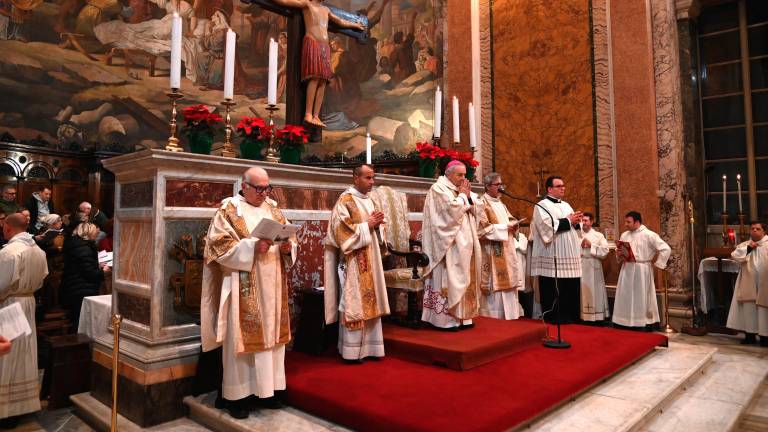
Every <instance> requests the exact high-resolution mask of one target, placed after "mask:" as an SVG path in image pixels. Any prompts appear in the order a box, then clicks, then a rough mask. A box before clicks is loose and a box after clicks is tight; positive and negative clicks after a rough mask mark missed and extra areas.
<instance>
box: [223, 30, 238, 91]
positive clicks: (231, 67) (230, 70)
mask: <svg viewBox="0 0 768 432" xmlns="http://www.w3.org/2000/svg"><path fill="white" fill-rule="evenodd" d="M236 43H237V37H236V36H235V32H233V31H232V29H227V45H226V48H225V49H224V99H226V100H232V99H233V98H234V96H235V44H236Z"/></svg>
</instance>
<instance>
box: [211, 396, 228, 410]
mask: <svg viewBox="0 0 768 432" xmlns="http://www.w3.org/2000/svg"><path fill="white" fill-rule="evenodd" d="M213 406H214V407H216V409H224V408H226V407H227V401H226V400H224V399H223V398H222V397H221V396H216V401H215V402H214V403H213Z"/></svg>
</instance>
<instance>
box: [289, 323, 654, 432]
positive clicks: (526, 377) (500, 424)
mask: <svg viewBox="0 0 768 432" xmlns="http://www.w3.org/2000/svg"><path fill="white" fill-rule="evenodd" d="M466 332H467V333H470V332H472V330H467V331H466ZM563 339H565V340H567V341H568V342H571V343H572V344H573V347H572V348H571V349H567V350H553V349H547V348H544V347H542V346H540V345H536V346H532V347H531V348H529V349H526V350H524V351H521V352H518V353H516V354H513V355H512V356H509V357H506V358H503V359H500V360H496V361H494V362H491V363H487V364H485V365H482V366H478V367H476V368H474V369H471V370H468V371H462V372H459V371H454V370H450V369H446V368H442V367H435V366H428V365H423V364H418V363H413V362H409V361H406V360H401V359H399V358H396V357H393V356H390V357H387V358H385V359H384V360H382V361H380V362H370V361H369V362H365V363H364V364H362V365H347V364H344V363H343V362H342V361H341V359H340V358H339V357H338V355H336V354H328V355H326V356H323V357H315V356H310V355H307V354H302V353H298V352H289V353H287V354H286V374H287V379H288V392H287V395H286V396H287V400H288V402H289V403H290V404H291V405H294V406H296V407H298V408H299V409H302V410H305V411H307V412H310V413H313V414H315V415H318V416H320V417H323V418H326V419H328V420H331V421H333V422H336V423H339V424H342V425H345V426H347V427H351V428H353V429H356V430H361V431H500V430H506V429H509V428H512V427H515V426H523V425H524V424H525V422H526V421H530V420H532V419H533V418H535V417H537V416H540V415H542V414H544V413H546V412H547V411H549V410H551V409H553V408H554V407H556V406H557V405H558V404H560V403H561V402H564V401H566V400H568V399H569V398H571V397H573V396H575V395H577V394H579V393H581V392H583V391H585V390H586V389H588V388H589V387H591V386H593V385H595V384H596V383H598V382H600V381H601V380H603V379H605V378H607V377H609V376H611V375H613V374H615V373H616V372H618V371H619V370H621V369H622V368H624V367H626V366H628V365H629V364H631V363H633V362H634V361H636V360H638V359H640V358H641V357H643V356H644V355H646V354H648V353H649V352H651V351H652V350H653V348H654V347H655V346H657V345H663V344H666V341H667V338H666V337H665V336H662V335H658V334H653V333H637V332H631V331H624V330H615V329H605V328H597V327H589V326H581V325H568V326H563Z"/></svg>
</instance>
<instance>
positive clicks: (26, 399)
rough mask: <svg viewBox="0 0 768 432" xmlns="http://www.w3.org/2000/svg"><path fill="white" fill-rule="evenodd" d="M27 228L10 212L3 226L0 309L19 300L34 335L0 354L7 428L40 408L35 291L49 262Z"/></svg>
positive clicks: (2, 418) (0, 420) (0, 406)
mask: <svg viewBox="0 0 768 432" xmlns="http://www.w3.org/2000/svg"><path fill="white" fill-rule="evenodd" d="M26 230H27V218H26V217H25V216H24V215H22V214H21V213H14V214H12V215H9V216H8V217H7V218H6V220H5V225H4V226H3V235H4V236H5V238H6V239H8V243H6V244H5V246H3V248H2V249H0V308H4V307H6V306H9V305H11V304H13V303H18V304H19V305H20V306H21V309H22V310H23V311H24V315H25V316H26V317H27V321H29V327H30V328H31V329H32V334H30V335H28V336H19V337H18V338H16V339H14V340H13V341H12V343H11V350H10V352H9V353H8V354H7V355H4V356H2V357H0V424H1V425H3V426H7V427H13V426H14V424H15V423H17V422H18V420H19V417H18V416H21V415H22V414H26V413H31V412H35V411H40V388H39V386H38V373H37V333H36V331H35V297H34V293H35V291H37V290H38V289H40V287H41V286H43V279H45V276H46V275H48V263H47V261H46V259H45V252H43V251H42V250H41V249H40V248H39V247H37V245H36V244H35V240H34V239H33V238H32V236H31V235H30V234H28V233H27V232H26Z"/></svg>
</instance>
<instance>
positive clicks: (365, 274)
mask: <svg viewBox="0 0 768 432" xmlns="http://www.w3.org/2000/svg"><path fill="white" fill-rule="evenodd" d="M352 181H353V183H354V186H352V187H350V188H349V189H347V190H345V191H344V192H343V193H342V194H341V196H340V197H339V199H338V200H337V201H336V205H335V206H334V207H333V212H332V213H331V220H330V221H329V223H328V234H327V236H326V238H325V246H326V248H325V292H324V297H325V322H326V324H331V323H334V322H336V321H340V322H339V346H338V347H339V353H340V354H341V357H342V358H343V359H344V360H346V361H348V362H350V363H359V362H360V361H362V360H363V359H366V358H367V359H372V360H378V359H379V358H381V357H384V334H383V332H382V328H381V317H382V316H384V315H389V301H388V300H387V286H386V282H385V280H384V267H383V266H382V263H381V251H380V250H379V247H380V245H381V241H382V238H381V237H380V236H381V235H382V234H383V233H382V232H381V229H383V228H384V226H383V225H382V224H383V222H384V213H383V212H382V211H381V210H380V209H378V208H377V206H376V205H375V204H374V201H373V200H372V199H371V197H370V196H369V193H370V192H371V188H373V183H374V172H373V168H372V167H371V166H370V165H361V166H359V167H356V168H355V169H354V170H353V171H352Z"/></svg>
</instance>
